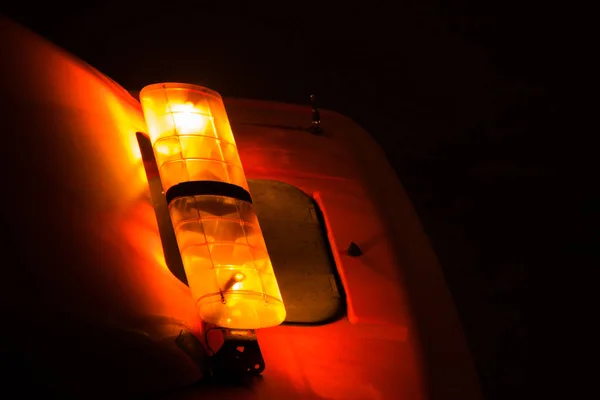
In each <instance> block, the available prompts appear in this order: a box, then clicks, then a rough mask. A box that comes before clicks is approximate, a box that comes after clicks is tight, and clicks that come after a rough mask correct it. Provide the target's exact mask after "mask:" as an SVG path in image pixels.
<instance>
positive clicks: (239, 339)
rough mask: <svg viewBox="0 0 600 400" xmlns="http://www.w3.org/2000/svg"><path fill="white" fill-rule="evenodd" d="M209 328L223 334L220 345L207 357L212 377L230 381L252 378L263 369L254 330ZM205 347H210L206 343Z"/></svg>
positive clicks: (262, 360)
mask: <svg viewBox="0 0 600 400" xmlns="http://www.w3.org/2000/svg"><path fill="white" fill-rule="evenodd" d="M211 329H213V330H217V329H218V330H220V331H221V333H222V335H223V344H222V346H221V347H220V348H219V349H218V350H217V351H216V352H215V353H214V354H213V355H211V356H210V358H209V360H210V368H211V373H212V378H213V379H215V380H227V381H231V380H236V379H244V378H252V377H254V376H258V375H260V374H261V373H262V372H263V371H264V370H265V361H264V359H263V356H262V352H261V351H260V346H259V344H258V339H257V337H256V332H255V331H254V330H251V329H249V330H240V329H225V328H218V327H217V328H211ZM207 347H210V346H209V345H208V343H207Z"/></svg>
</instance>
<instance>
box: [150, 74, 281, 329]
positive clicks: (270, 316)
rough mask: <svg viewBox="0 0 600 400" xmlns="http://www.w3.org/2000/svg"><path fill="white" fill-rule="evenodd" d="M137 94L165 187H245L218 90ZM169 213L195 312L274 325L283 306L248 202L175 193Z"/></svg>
mask: <svg viewBox="0 0 600 400" xmlns="http://www.w3.org/2000/svg"><path fill="white" fill-rule="evenodd" d="M140 100H141V103H142V108H143V111H144V116H145V118H146V122H147V125H148V131H149V132H148V133H149V135H150V140H151V142H152V146H153V149H154V155H155V158H156V163H157V166H158V170H159V174H160V178H161V181H162V184H163V189H164V191H165V193H168V190H169V189H171V188H173V187H181V185H180V184H182V183H184V182H198V181H201V182H207V181H212V182H218V183H220V184H221V185H223V184H224V185H225V186H227V187H238V188H239V187H241V188H243V189H244V190H245V191H246V192H247V191H248V183H247V182H246V177H245V175H244V170H243V169H242V164H241V162H240V158H239V154H238V152H237V147H236V145H235V140H234V137H233V133H232V131H231V126H230V124H229V120H228V118H227V114H226V112H225V106H224V104H223V101H222V99H221V96H220V95H219V94H218V93H216V92H213V91H212V90H210V89H206V88H203V87H200V86H194V85H187V84H176V83H164V84H155V85H150V86H146V87H145V88H144V89H142V90H141V92H140ZM169 213H170V215H171V221H172V224H173V228H174V230H175V236H176V237H177V243H178V246H179V251H180V253H181V257H182V260H183V265H184V268H185V271H186V276H187V279H188V284H189V286H190V290H191V292H192V296H193V297H194V299H195V301H196V302H197V307H198V312H199V314H200V317H201V318H202V319H203V320H204V321H206V322H208V323H211V324H214V325H217V326H222V327H226V328H234V329H259V328H266V327H270V326H276V325H279V324H280V323H282V322H283V321H284V320H285V315H286V312H285V306H284V304H283V300H282V298H281V292H280V290H279V286H278V284H277V280H276V278H275V274H274V271H273V266H272V264H271V260H270V258H269V254H268V252H267V247H266V245H265V242H264V238H263V235H262V231H261V229H260V226H259V224H258V220H257V218H256V213H255V211H254V208H253V206H252V203H251V202H249V201H247V200H245V199H243V198H235V197H228V196H226V195H223V194H222V193H215V194H212V193H209V194H193V195H185V196H179V197H175V198H173V199H172V200H171V201H170V203H169Z"/></svg>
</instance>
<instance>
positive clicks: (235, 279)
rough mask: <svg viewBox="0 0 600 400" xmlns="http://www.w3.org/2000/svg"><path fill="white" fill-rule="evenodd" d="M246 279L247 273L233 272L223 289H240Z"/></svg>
mask: <svg viewBox="0 0 600 400" xmlns="http://www.w3.org/2000/svg"><path fill="white" fill-rule="evenodd" d="M244 279H246V275H244V274H242V273H241V272H237V273H235V274H233V275H232V276H231V278H229V280H228V281H227V282H226V283H225V285H224V286H225V287H224V288H223V291H224V292H226V291H228V290H238V289H240V287H241V285H242V282H243V280H244Z"/></svg>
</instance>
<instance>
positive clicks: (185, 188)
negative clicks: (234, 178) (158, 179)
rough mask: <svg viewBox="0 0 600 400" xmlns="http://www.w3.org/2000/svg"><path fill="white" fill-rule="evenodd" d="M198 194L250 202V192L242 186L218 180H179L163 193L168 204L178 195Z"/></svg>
mask: <svg viewBox="0 0 600 400" xmlns="http://www.w3.org/2000/svg"><path fill="white" fill-rule="evenodd" d="M198 195H212V196H224V197H230V198H233V199H237V200H241V201H247V202H248V203H252V197H251V196H250V192H248V191H247V190H246V189H244V188H243V187H240V186H238V185H234V184H232V183H225V182H218V181H192V182H181V183H178V184H177V185H175V186H171V187H170V188H169V190H167V193H165V197H166V198H167V204H170V203H171V202H172V201H173V200H175V199H176V198H178V197H187V196H198Z"/></svg>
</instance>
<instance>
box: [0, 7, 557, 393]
mask: <svg viewBox="0 0 600 400" xmlns="http://www.w3.org/2000/svg"><path fill="white" fill-rule="evenodd" d="M59 3H60V2H59ZM59 3H57V2H52V4H51V5H40V6H37V5H36V8H33V7H32V6H30V5H29V4H28V3H23V4H11V5H9V4H5V5H4V6H2V7H3V8H4V9H5V11H6V12H5V13H6V14H7V15H8V16H10V17H12V18H13V19H14V20H16V21H18V22H21V23H22V24H24V25H25V26H27V27H29V28H31V29H33V30H34V31H36V32H38V33H40V34H41V35H42V36H45V37H47V38H48V39H50V40H52V41H54V42H55V43H56V44H58V45H60V46H61V47H63V48H65V49H67V50H69V51H71V52H73V53H74V54H75V55H77V56H79V57H80V58H82V59H83V60H85V61H87V62H88V63H90V64H91V65H93V66H95V67H96V68H97V69H99V70H100V71H101V72H103V73H105V74H106V75H108V76H109V77H111V78H113V79H114V80H115V81H117V82H118V83H120V84H121V85H122V86H124V87H125V88H127V89H130V90H137V89H140V88H141V87H142V86H144V85H146V84H149V83H154V82H161V81H184V82H190V83H197V84H202V85H206V86H208V87H211V88H213V89H215V90H217V91H219V92H221V93H222V94H223V95H224V96H233V97H248V98H257V99H267V100H277V101H284V102H295V103H307V102H308V96H309V94H311V93H316V95H317V97H318V99H319V100H320V103H321V106H322V107H324V108H329V109H334V110H337V111H340V112H342V113H344V114H346V115H348V116H350V117H351V118H353V119H354V120H355V121H357V122H358V123H359V124H361V125H362V126H363V127H364V128H366V129H367V130H368V131H369V132H371V134H372V135H373V137H374V138H375V139H376V140H377V141H378V142H379V143H380V144H381V145H382V146H383V148H384V149H385V151H386V153H387V156H388V158H389V160H390V162H391V163H392V165H393V166H394V168H395V169H396V171H397V173H398V175H399V177H400V179H401V180H402V182H403V184H404V186H405V188H406V190H407V192H408V194H409V196H410V198H411V200H412V202H413V204H414V206H415V208H416V210H417V212H418V214H419V216H420V218H421V219H422V221H423V224H424V227H425V230H426V232H427V233H428V235H429V237H430V239H431V241H432V243H433V246H434V249H435V251H436V253H437V255H438V257H439V259H440V261H441V265H442V267H443V269H444V273H445V276H446V280H447V282H448V285H449V287H450V289H451V291H452V294H453V296H454V300H455V302H456V305H457V307H458V310H459V314H460V316H461V319H462V323H463V325H464V327H465V330H466V333H467V338H468V341H469V345H470V348H471V351H472V353H473V355H474V357H475V360H476V363H477V369H478V373H479V376H480V379H481V382H482V385H483V389H484V392H485V394H486V397H487V398H490V399H493V398H494V399H495V398H498V399H500V398H509V397H510V398H519V397H521V396H520V394H523V392H522V391H523V389H524V385H525V382H526V372H528V367H527V366H528V365H529V352H528V341H529V339H528V335H529V333H528V332H529V328H528V327H529V325H528V321H529V319H528V316H527V313H526V312H525V298H526V295H525V292H526V291H527V289H528V284H529V276H530V267H531V266H532V265H533V264H534V263H535V259H536V254H539V252H540V251H543V247H544V243H545V241H546V239H547V238H546V237H545V236H544V232H543V230H542V229H540V226H542V225H543V220H544V218H545V217H544V215H547V212H548V210H547V208H549V206H547V205H546V203H545V202H544V201H540V196H539V193H540V190H541V188H542V187H543V186H544V182H545V181H546V180H547V179H549V174H550V172H549V168H548V160H549V158H550V156H551V154H552V149H551V148H552V145H553V142H552V138H553V137H555V134H559V133H558V132H559V131H560V130H561V129H562V126H563V124H564V120H565V118H566V110H565V108H564V104H562V103H561V102H560V101H559V99H560V98H561V97H560V95H559V93H560V91H561V89H562V88H561V87H560V86H561V85H562V83H563V82H562V81H561V80H560V79H558V77H559V76H561V74H562V72H561V69H562V67H563V63H564V60H565V58H564V55H563V53H562V50H563V47H565V43H566V36H565V31H566V30H567V29H568V28H567V26H566V25H565V23H564V18H563V19H561V20H560V21H562V22H561V23H557V20H556V15H557V14H556V13H555V12H554V10H551V9H550V8H549V7H550V6H549V5H548V4H546V5H544V7H543V8H540V7H537V6H533V5H531V6H527V5H525V4H522V3H519V4H516V3H515V4H510V3H507V2H503V3H502V4H501V5H497V6H492V5H489V4H485V6H484V4H480V3H487V2H482V1H473V2H469V1H467V0H461V1H454V2H441V1H436V0H423V1H419V2H408V1H400V2H387V3H384V2H379V1H375V0H370V1H366V2H365V1H363V2H359V1H357V2H354V3H353V2H347V3H342V2H322V3H321V2H310V1H306V2H273V3H270V2H258V3H248V4H246V5H245V6H240V5H239V4H237V3H228V2H222V3H219V2H202V1H196V2H186V1H177V2H176V1H164V2H156V3H155V4H154V3H153V2H151V1H147V2H145V3H140V4H138V5H137V6H134V5H132V3H131V2H124V1H120V2H108V1H106V2H102V3H99V4H91V3H90V4H83V2H79V3H73V4H72V5H69V6H64V5H61V4H59ZM442 3H443V4H442ZM40 7H41V8H40ZM1 10H2V8H1V7H0V11H1Z"/></svg>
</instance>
